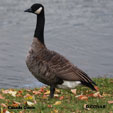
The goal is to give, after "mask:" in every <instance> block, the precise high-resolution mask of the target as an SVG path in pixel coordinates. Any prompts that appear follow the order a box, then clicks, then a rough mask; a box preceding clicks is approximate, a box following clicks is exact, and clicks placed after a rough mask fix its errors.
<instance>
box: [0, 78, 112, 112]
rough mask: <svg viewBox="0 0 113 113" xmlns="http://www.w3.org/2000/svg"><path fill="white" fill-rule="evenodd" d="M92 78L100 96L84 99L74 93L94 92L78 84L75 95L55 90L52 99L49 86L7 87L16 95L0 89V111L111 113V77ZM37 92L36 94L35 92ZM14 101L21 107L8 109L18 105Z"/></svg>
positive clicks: (66, 91)
mask: <svg viewBox="0 0 113 113" xmlns="http://www.w3.org/2000/svg"><path fill="white" fill-rule="evenodd" d="M93 80H94V81H95V82H96V84H97V85H98V88H99V92H100V94H101V95H102V97H88V99H86V100H81V99H78V98H77V97H75V96H76V95H81V94H82V95H88V94H92V93H95V91H92V90H90V89H89V88H87V87H83V86H78V87H77V88H76V89H77V92H76V95H74V94H73V93H72V92H71V91H70V90H63V89H60V90H57V92H56V97H54V98H53V99H50V98H49V97H48V94H49V87H44V88H35V89H9V90H11V91H16V92H17V93H16V96H12V93H11V94H9V93H3V91H5V90H4V89H1V90H0V95H1V96H2V97H4V98H3V99H2V98H1V99H0V103H1V104H2V105H0V109H1V113H2V111H4V112H5V111H6V110H7V111H9V112H11V113H113V104H109V103H108V101H112V100H113V79H111V78H94V79H93ZM33 91H34V92H33ZM37 92H38V94H36V93H37ZM45 92H46V94H45ZM26 95H27V96H26ZM15 101H16V102H19V103H20V105H19V106H20V107H22V109H8V106H14V107H15V106H16V107H18V104H17V103H15ZM28 101H29V102H32V103H33V106H32V108H33V107H34V108H35V109H32V108H31V107H30V104H29V103H27V102H28ZM34 103H35V104H34ZM3 104H5V105H6V106H4V105H3ZM27 104H28V105H27ZM85 104H87V105H89V106H90V105H96V106H97V107H96V108H90V109H85V108H84V105H85ZM26 105H27V106H29V109H28V108H27V109H24V107H25V106H26ZM103 105H105V108H102V107H103ZM98 107H99V108H98Z"/></svg>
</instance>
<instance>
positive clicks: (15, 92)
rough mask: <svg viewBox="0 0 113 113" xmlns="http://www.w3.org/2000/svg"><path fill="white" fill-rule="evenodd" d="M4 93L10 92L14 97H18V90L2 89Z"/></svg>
mask: <svg viewBox="0 0 113 113" xmlns="http://www.w3.org/2000/svg"><path fill="white" fill-rule="evenodd" d="M2 93H3V94H10V95H12V96H14V97H16V94H17V91H13V90H12V89H8V90H2Z"/></svg>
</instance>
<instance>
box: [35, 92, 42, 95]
mask: <svg viewBox="0 0 113 113" xmlns="http://www.w3.org/2000/svg"><path fill="white" fill-rule="evenodd" d="M33 94H35V95H40V94H41V92H40V91H33Z"/></svg>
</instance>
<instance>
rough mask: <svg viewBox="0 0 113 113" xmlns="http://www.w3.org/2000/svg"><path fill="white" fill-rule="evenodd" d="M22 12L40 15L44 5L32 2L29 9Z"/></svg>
mask: <svg viewBox="0 0 113 113" xmlns="http://www.w3.org/2000/svg"><path fill="white" fill-rule="evenodd" d="M24 12H29V13H34V14H36V15H40V14H41V13H42V12H44V7H43V5H42V4H38V3H37V4H33V5H32V6H31V7H30V8H29V9H27V10H25V11H24Z"/></svg>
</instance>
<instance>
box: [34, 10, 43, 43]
mask: <svg viewBox="0 0 113 113" xmlns="http://www.w3.org/2000/svg"><path fill="white" fill-rule="evenodd" d="M44 24H45V16H44V11H42V12H41V13H40V14H39V15H37V24H36V29H35V33H34V37H35V38H38V39H39V41H40V42H41V43H42V44H44Z"/></svg>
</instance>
